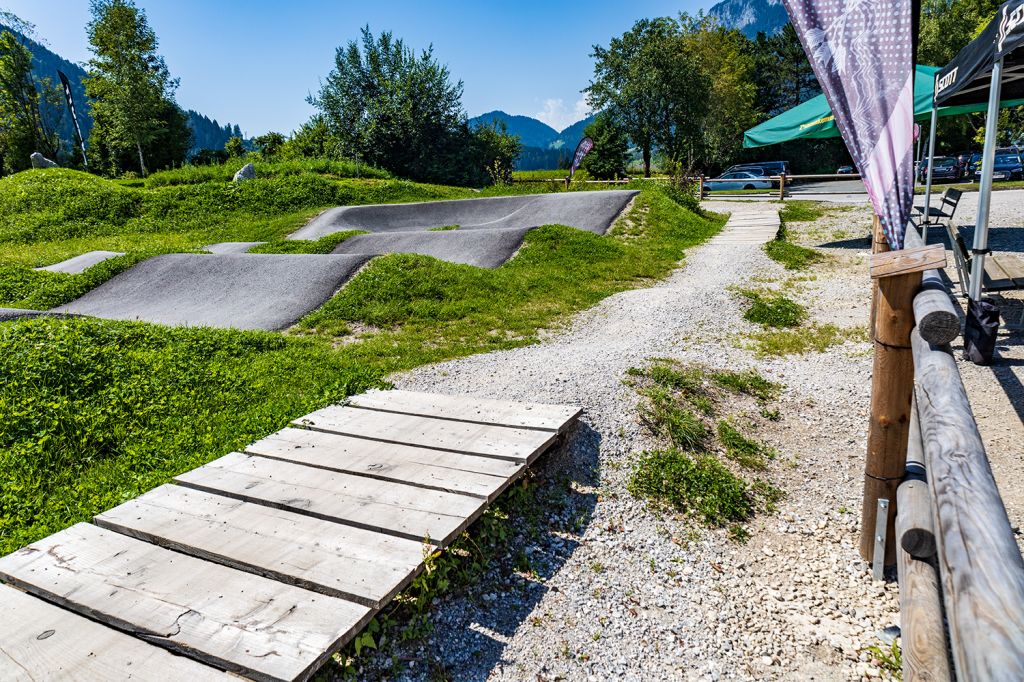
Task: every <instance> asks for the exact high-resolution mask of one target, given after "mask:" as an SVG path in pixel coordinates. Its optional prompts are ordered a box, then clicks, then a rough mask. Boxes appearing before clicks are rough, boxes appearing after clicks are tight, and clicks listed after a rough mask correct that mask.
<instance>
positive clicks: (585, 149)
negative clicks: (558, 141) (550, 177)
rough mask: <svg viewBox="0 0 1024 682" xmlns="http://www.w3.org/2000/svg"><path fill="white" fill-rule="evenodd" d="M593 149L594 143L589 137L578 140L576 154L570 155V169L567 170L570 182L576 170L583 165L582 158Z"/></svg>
mask: <svg viewBox="0 0 1024 682" xmlns="http://www.w3.org/2000/svg"><path fill="white" fill-rule="evenodd" d="M593 148H594V141H593V140H591V139H590V138H589V137H584V138H583V139H582V140H580V143H579V144H578V145H576V153H575V154H573V155H572V167H571V168H569V179H570V180H572V176H573V175H575V174H576V169H577V168H579V167H580V164H581V163H583V157H585V156H586V155H587V154H589V153H590V150H591V149H593Z"/></svg>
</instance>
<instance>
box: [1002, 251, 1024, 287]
mask: <svg viewBox="0 0 1024 682" xmlns="http://www.w3.org/2000/svg"><path fill="white" fill-rule="evenodd" d="M999 267H1000V268H1001V269H1002V271H1003V272H1005V273H1006V276H1007V277H1009V278H1010V279H1012V280H1013V283H1014V284H1015V285H1016V286H1018V287H1021V288H1024V263H1021V261H1020V259H1019V258H1016V257H1014V256H1009V255H1006V254H999Z"/></svg>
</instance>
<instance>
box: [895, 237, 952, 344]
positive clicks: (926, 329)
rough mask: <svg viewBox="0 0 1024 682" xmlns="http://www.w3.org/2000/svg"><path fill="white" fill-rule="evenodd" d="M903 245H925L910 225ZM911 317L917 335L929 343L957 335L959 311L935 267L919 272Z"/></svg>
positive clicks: (942, 341) (916, 246)
mask: <svg viewBox="0 0 1024 682" xmlns="http://www.w3.org/2000/svg"><path fill="white" fill-rule="evenodd" d="M904 246H906V248H908V249H916V248H921V247H923V246H925V243H924V241H923V240H922V239H921V235H919V234H918V233H917V230H915V229H913V228H910V229H908V230H907V235H906V239H905V240H904ZM914 319H915V320H916V321H917V331H918V332H920V334H921V338H923V339H924V340H925V341H927V342H928V343H930V344H932V345H935V346H941V345H943V344H946V343H950V342H951V341H953V339H955V338H956V337H957V336H959V335H960V315H959V312H958V311H957V307H956V305H955V304H954V303H953V299H952V298H950V296H949V289H947V288H946V283H945V282H943V281H942V275H941V274H940V272H939V271H938V270H925V271H924V272H923V273H921V290H920V291H919V292H918V294H917V296H915V297H914Z"/></svg>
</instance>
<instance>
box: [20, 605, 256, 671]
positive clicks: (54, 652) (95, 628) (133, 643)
mask: <svg viewBox="0 0 1024 682" xmlns="http://www.w3.org/2000/svg"><path fill="white" fill-rule="evenodd" d="M231 679H237V678H232V677H231V676H229V675H227V674H225V673H223V672H221V671H220V670H217V669H215V668H211V667H209V666H206V665H203V664H202V663H197V662H196V661H193V660H192V659H189V658H184V657H182V656H175V655H174V654H172V653H171V652H169V651H167V650H166V649H161V648H160V647H157V646H153V645H152V644H147V643H146V642H143V641H142V640H140V639H136V638H134V637H132V636H131V635H126V634H125V633H123V632H121V631H119V630H114V629H113V628H109V627H107V626H105V625H101V624H99V623H96V622H94V621H91V620H89V619H88V618H84V617H82V616H79V615H78V614H76V613H73V612H71V611H66V610H65V609H62V608H60V607H59V606H54V605H53V604H50V603H47V602H45V601H43V600H42V599H39V598H38V597H33V596H31V595H29V594H25V593H24V592H22V591H21V590H18V589H15V588H13V587H10V586H8V585H0V680H4V682H38V681H40V680H45V681H46V682H57V681H59V682H96V681H97V680H137V681H138V682H168V681H169V680H188V681H189V682H206V680H221V681H222V682H228V681H229V680H231Z"/></svg>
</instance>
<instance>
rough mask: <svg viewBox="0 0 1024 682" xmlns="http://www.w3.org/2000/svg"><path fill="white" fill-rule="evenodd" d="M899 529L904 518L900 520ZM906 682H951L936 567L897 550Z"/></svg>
mask: <svg viewBox="0 0 1024 682" xmlns="http://www.w3.org/2000/svg"><path fill="white" fill-rule="evenodd" d="M896 519H897V520H896V525H897V527H899V525H900V518H899V515H897V517H896ZM896 551H897V554H898V559H897V562H896V565H897V570H898V571H899V582H900V644H901V648H902V653H903V682H949V680H950V679H952V677H951V675H950V666H949V656H948V655H947V653H946V628H945V626H944V625H943V621H942V601H941V598H940V597H939V576H938V572H937V571H936V570H935V567H934V566H933V565H932V564H931V563H929V562H927V561H922V560H920V559H915V558H914V557H912V556H910V553H909V552H907V551H906V550H904V549H903V548H902V547H898V548H897V550H896Z"/></svg>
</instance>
